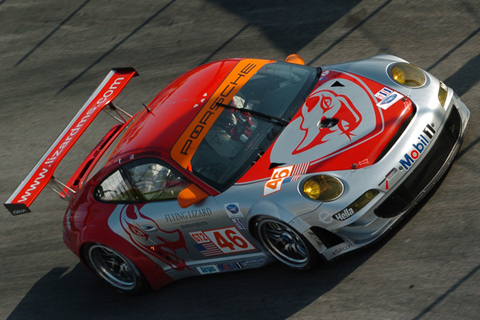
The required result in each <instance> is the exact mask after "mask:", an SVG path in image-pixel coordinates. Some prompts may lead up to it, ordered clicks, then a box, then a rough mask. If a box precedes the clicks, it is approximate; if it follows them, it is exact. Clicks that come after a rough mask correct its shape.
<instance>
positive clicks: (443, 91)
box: [438, 81, 448, 107]
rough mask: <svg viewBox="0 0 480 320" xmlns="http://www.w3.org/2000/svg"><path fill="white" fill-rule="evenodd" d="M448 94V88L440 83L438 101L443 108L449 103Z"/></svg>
mask: <svg viewBox="0 0 480 320" xmlns="http://www.w3.org/2000/svg"><path fill="white" fill-rule="evenodd" d="M447 93H448V87H447V86H446V85H445V83H443V82H442V81H440V88H439V89H438V101H440V104H441V105H442V107H445V101H447Z"/></svg>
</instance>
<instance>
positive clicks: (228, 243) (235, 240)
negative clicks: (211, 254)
mask: <svg viewBox="0 0 480 320" xmlns="http://www.w3.org/2000/svg"><path fill="white" fill-rule="evenodd" d="M204 234H205V235H206V236H207V237H208V238H209V239H210V240H211V241H212V242H213V243H215V245H216V246H217V247H218V248H220V250H222V252H223V253H225V254H228V253H234V252H242V251H249V250H254V249H255V247H254V246H253V245H252V244H251V243H250V242H248V240H247V239H245V237H244V236H243V235H242V234H241V233H240V232H239V231H238V230H237V229H236V228H234V227H229V228H223V229H215V230H209V231H204Z"/></svg>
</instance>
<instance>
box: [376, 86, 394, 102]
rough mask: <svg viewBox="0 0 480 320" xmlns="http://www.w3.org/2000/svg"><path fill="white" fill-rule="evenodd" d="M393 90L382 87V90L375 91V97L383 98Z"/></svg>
mask: <svg viewBox="0 0 480 320" xmlns="http://www.w3.org/2000/svg"><path fill="white" fill-rule="evenodd" d="M394 92H395V91H393V90H392V89H388V88H385V87H384V88H383V89H382V90H380V91H378V92H377V93H375V97H377V98H378V99H380V100H383V99H385V98H386V97H388V96H389V95H391V94H392V93H394Z"/></svg>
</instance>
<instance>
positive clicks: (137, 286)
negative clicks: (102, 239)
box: [84, 243, 150, 294]
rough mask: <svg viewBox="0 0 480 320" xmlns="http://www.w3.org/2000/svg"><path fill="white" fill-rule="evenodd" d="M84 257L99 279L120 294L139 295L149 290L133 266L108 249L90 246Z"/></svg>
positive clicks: (119, 254) (127, 260)
mask: <svg viewBox="0 0 480 320" xmlns="http://www.w3.org/2000/svg"><path fill="white" fill-rule="evenodd" d="M84 257H85V260H86V261H87V263H88V265H89V266H90V267H91V269H92V270H93V271H94V272H95V273H96V274H97V275H98V276H99V277H100V278H102V279H103V280H105V281H106V282H107V283H108V284H109V285H110V286H112V287H114V288H115V289H117V290H118V291H120V292H123V293H129V294H140V293H144V292H146V291H148V290H149V289H150V285H149V284H148V281H147V280H146V279H145V277H144V276H143V275H142V273H141V272H140V270H138V268H137V267H136V266H135V264H134V263H133V262H132V261H130V260H129V259H128V258H127V257H125V256H124V255H122V254H121V253H120V252H117V251H115V250H113V249H112V248H110V247H107V246H105V245H103V244H99V243H95V244H91V245H89V246H87V247H86V248H85V249H84Z"/></svg>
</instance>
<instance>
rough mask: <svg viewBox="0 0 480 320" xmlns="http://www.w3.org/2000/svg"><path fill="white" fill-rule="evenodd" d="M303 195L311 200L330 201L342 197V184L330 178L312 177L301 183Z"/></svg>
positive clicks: (325, 176) (324, 176) (323, 176)
mask: <svg viewBox="0 0 480 320" xmlns="http://www.w3.org/2000/svg"><path fill="white" fill-rule="evenodd" d="M303 193H304V194H305V195H307V196H308V197H309V198H311V199H313V200H318V201H332V200H335V199H338V198H339V197H340V196H341V195H342V193H343V184H342V182H341V181H340V180H338V179H337V178H335V177H332V176H327V175H323V174H322V175H318V176H313V177H310V178H308V179H307V180H305V182H304V183H303Z"/></svg>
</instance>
